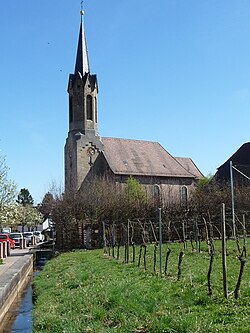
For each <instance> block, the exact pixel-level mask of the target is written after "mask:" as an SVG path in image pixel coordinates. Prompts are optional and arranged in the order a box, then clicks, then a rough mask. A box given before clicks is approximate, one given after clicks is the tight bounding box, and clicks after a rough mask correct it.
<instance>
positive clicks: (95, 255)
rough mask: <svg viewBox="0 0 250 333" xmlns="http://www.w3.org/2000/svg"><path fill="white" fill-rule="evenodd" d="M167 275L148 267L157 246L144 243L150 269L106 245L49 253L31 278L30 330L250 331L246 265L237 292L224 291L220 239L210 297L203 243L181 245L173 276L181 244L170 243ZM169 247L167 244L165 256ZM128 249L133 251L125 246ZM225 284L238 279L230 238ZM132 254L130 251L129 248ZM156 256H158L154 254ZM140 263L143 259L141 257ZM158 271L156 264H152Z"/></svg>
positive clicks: (60, 332) (61, 332) (231, 285)
mask: <svg viewBox="0 0 250 333" xmlns="http://www.w3.org/2000/svg"><path fill="white" fill-rule="evenodd" d="M169 247H170V248H171V254H170V257H169V263H168V270H167V274H166V276H165V275H163V276H162V277H160V275H159V271H158V272H157V271H156V273H154V270H153V252H154V245H149V246H148V248H147V270H146V271H145V270H144V268H143V265H142V264H141V266H140V267H137V263H138V255H139V248H137V249H136V261H135V263H129V264H124V263H123V259H122V256H124V249H121V251H120V253H121V258H120V259H119V260H116V259H114V258H112V257H109V256H107V255H104V254H103V250H93V251H84V250H83V251H75V252H71V253H63V254H61V255H59V256H58V257H56V258H54V259H52V260H51V261H50V262H49V263H48V264H47V265H46V266H45V269H44V271H43V272H42V273H41V274H40V275H39V276H38V277H37V278H36V279H35V281H34V292H35V307H34V330H33V333H41V332H43V333H57V332H58V333H84V332H86V333H87V332H88V333H90V332H91V333H103V332H107V333H109V332H110V333H111V332H117V333H118V332H122V333H126V332H134V333H143V332H147V333H174V332H178V333H179V332H190V333H195V332H234V333H235V332H237V333H240V332H250V322H249V317H250V308H249V296H250V286H249V282H250V267H248V266H249V262H248V257H247V263H246V266H245V271H244V275H243V279H242V284H241V293H240V297H239V298H238V299H237V300H236V299H235V298H234V294H233V293H231V294H230V295H229V297H228V299H225V298H224V296H223V282H222V281H223V277H222V263H221V262H222V259H221V250H220V247H221V245H220V242H219V241H218V242H216V244H215V248H216V252H215V259H214V267H213V272H212V290H213V293H212V295H211V296H208V289H207V272H208V268H209V260H210V257H209V254H208V252H207V245H206V244H205V243H204V244H202V248H201V249H202V252H201V253H197V252H193V251H191V247H190V245H189V248H188V249H187V250H185V251H184V252H185V254H184V257H183V262H182V270H181V277H180V280H179V281H178V279H177V272H178V257H179V253H180V251H181V250H183V245H182V244H170V245H169ZM166 250H167V247H166V246H164V251H163V253H164V260H163V261H164V262H165V253H166ZM130 252H132V251H130ZM227 254H228V255H227V265H228V289H229V292H233V291H234V289H235V286H236V283H237V279H238V275H239V270H240V262H239V260H238V258H237V251H236V244H235V242H232V241H230V242H228V253H227ZM131 256H132V254H131ZM158 259H159V258H158ZM142 263H143V260H142ZM157 270H159V264H158V266H157Z"/></svg>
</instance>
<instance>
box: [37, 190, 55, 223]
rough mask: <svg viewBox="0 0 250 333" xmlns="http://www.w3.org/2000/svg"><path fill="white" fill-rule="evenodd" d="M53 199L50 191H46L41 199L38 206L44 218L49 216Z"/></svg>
mask: <svg viewBox="0 0 250 333" xmlns="http://www.w3.org/2000/svg"><path fill="white" fill-rule="evenodd" d="M54 202H55V199H54V196H53V194H52V193H50V192H47V193H46V194H45V195H44V197H43V200H42V203H41V205H40V206H39V211H40V212H41V213H42V214H43V216H44V219H47V218H49V216H50V215H51V213H52V209H53V205H54Z"/></svg>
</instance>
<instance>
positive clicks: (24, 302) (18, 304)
mask: <svg viewBox="0 0 250 333" xmlns="http://www.w3.org/2000/svg"><path fill="white" fill-rule="evenodd" d="M52 253H53V252H52V250H40V251H36V252H35V254H34V255H35V256H36V257H35V261H34V263H35V266H34V273H33V277H32V278H31V279H30V281H29V282H28V285H27V286H26V288H25V289H24V290H23V292H22V293H21V294H20V296H19V297H17V299H16V300H15V301H14V303H13V304H12V306H11V308H10V309H9V311H8V313H7V315H6V317H5V319H4V323H3V327H4V329H3V330H2V331H1V332H2V333H32V328H33V299H32V295H33V289H32V280H33V278H34V277H35V276H36V275H38V274H39V273H40V271H41V270H42V269H43V267H44V265H45V264H46V262H47V261H48V260H49V259H51V257H52Z"/></svg>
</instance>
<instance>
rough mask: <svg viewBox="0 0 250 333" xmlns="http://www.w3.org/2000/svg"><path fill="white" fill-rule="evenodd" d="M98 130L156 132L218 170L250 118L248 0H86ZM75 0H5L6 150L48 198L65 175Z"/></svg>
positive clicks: (2, 142)
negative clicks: (64, 154)
mask: <svg viewBox="0 0 250 333" xmlns="http://www.w3.org/2000/svg"><path fill="white" fill-rule="evenodd" d="M84 7H85V30H86V34H87V44H88V50H89V58H90V68H91V73H92V74H97V78H98V84H99V97H98V102H99V104H98V105H99V108H98V114H99V132H100V135H101V136H110V137H121V138H131V139H141V140H152V141H158V142H160V143H161V144H162V146H163V147H164V148H165V149H166V150H167V151H168V152H169V153H170V154H172V155H173V156H176V157H179V156H183V157H191V158H192V159H193V161H194V162H195V163H196V164H197V166H198V167H199V168H200V170H201V172H203V174H205V175H208V174H209V173H214V172H215V171H216V168H217V167H218V166H220V165H221V164H222V163H223V162H224V161H225V160H227V159H228V158H229V156H231V155H232V153H234V152H235V151H236V150H237V149H238V148H239V147H240V146H241V145H242V144H243V143H244V142H247V141H249V125H250V112H249V108H250V20H249V17H250V2H249V0H126V1H125V0H95V1H93V0H86V1H85V4H84ZM79 10H80V1H78V0H60V1H59V0H25V1H18V0H13V1H1V4H0V31H1V34H0V43H1V61H0V72H1V80H0V91H1V101H0V106H1V118H0V149H1V154H3V155H5V156H6V162H7V165H8V166H9V168H10V172H9V178H11V179H12V180H14V181H15V182H16V183H17V185H18V189H20V188H23V187H25V188H28V189H29V190H30V192H31V194H32V196H33V197H34V198H35V200H36V202H40V201H41V200H42V198H43V195H44V194H45V193H46V192H47V191H48V190H49V189H50V187H51V185H52V183H57V184H59V185H63V183H64V179H63V176H64V159H63V149H64V144H65V140H66V137H67V132H68V95H67V83H68V76H69V73H72V72H73V71H74V65H75V56H76V48H77V39H78V31H79V24H80V15H79Z"/></svg>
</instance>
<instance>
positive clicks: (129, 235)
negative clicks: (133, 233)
mask: <svg viewBox="0 0 250 333" xmlns="http://www.w3.org/2000/svg"><path fill="white" fill-rule="evenodd" d="M129 223H130V222H129V220H128V225H127V260H126V262H127V263H129V237H130V235H129Z"/></svg>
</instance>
